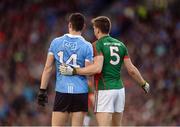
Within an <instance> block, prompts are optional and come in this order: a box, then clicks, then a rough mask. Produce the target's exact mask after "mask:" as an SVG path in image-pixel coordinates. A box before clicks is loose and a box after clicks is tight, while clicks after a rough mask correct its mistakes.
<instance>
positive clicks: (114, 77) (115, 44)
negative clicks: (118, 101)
mask: <svg viewBox="0 0 180 127" xmlns="http://www.w3.org/2000/svg"><path fill="white" fill-rule="evenodd" d="M93 48H94V56H98V55H103V56H104V63H103V68H102V71H101V73H100V74H96V75H95V83H96V89H98V90H109V89H121V88H123V87H124V86H123V82H122V80H121V66H122V64H123V61H124V59H125V58H128V57H129V56H128V51H127V48H126V46H125V45H124V44H123V43H122V42H120V41H119V40H117V39H115V38H112V37H110V36H104V37H102V38H100V39H99V40H97V41H96V42H94V43H93Z"/></svg>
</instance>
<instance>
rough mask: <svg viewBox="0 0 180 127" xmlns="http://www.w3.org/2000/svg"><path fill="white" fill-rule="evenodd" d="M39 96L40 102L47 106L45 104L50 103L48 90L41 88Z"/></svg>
mask: <svg viewBox="0 0 180 127" xmlns="http://www.w3.org/2000/svg"><path fill="white" fill-rule="evenodd" d="M37 98H38V104H39V105H41V106H43V107H45V104H46V103H48V96H47V90H46V89H40V90H39V93H38V97H37Z"/></svg>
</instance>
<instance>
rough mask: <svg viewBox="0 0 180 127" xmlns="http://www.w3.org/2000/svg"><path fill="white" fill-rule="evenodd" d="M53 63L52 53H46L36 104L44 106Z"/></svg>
mask: <svg viewBox="0 0 180 127" xmlns="http://www.w3.org/2000/svg"><path fill="white" fill-rule="evenodd" d="M53 63H54V55H52V54H48V56H47V59H46V63H45V67H44V70H43V73H42V77H41V85H40V90H39V93H38V104H39V105H42V106H45V103H47V101H48V98H47V86H48V82H49V79H50V76H51V73H52V70H53Z"/></svg>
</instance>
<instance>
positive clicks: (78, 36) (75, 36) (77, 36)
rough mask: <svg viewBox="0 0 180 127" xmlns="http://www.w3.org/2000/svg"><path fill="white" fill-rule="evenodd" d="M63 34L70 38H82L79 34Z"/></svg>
mask: <svg viewBox="0 0 180 127" xmlns="http://www.w3.org/2000/svg"><path fill="white" fill-rule="evenodd" d="M65 35H67V36H69V37H71V38H82V39H84V38H83V37H82V36H81V35H72V34H65Z"/></svg>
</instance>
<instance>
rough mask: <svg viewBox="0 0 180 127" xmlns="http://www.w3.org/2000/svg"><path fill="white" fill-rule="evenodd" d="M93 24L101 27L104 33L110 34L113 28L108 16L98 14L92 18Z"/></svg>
mask: <svg viewBox="0 0 180 127" xmlns="http://www.w3.org/2000/svg"><path fill="white" fill-rule="evenodd" d="M91 22H92V24H93V25H94V26H95V27H97V28H98V29H100V31H101V32H102V33H104V34H109V32H110V30H111V21H110V19H109V18H108V17H106V16H98V17H96V18H94V19H92V21H91Z"/></svg>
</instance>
